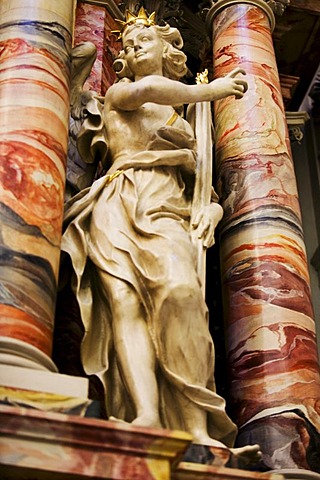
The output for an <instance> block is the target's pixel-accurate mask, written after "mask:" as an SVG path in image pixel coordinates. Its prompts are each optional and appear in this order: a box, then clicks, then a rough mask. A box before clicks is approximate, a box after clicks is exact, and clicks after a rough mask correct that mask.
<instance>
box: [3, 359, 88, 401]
mask: <svg viewBox="0 0 320 480" xmlns="http://www.w3.org/2000/svg"><path fill="white" fill-rule="evenodd" d="M0 385H5V386H6V387H12V388H18V389H21V390H32V391H37V392H46V393H54V394H56V395H65V396H66V397H68V396H70V397H81V398H87V397H88V380H87V379H86V378H83V377H74V376H71V375H62V374H61V373H54V372H48V371H43V370H31V369H30V368H21V367H13V366H9V365H0Z"/></svg>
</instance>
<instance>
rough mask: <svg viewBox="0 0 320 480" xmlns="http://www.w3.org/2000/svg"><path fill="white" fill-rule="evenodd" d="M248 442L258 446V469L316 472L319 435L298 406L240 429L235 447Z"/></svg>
mask: <svg viewBox="0 0 320 480" xmlns="http://www.w3.org/2000/svg"><path fill="white" fill-rule="evenodd" d="M252 443H258V444H259V445H261V449H262V453H263V457H262V461H261V464H260V466H259V467H260V468H259V470H260V471H265V470H272V471H273V470H277V471H281V472H282V471H284V469H286V471H291V470H292V471H293V472H296V471H301V470H303V471H305V472H308V471H309V472H310V473H311V474H313V472H315V474H316V472H317V473H318V474H319V473H320V434H319V433H318V432H317V430H316V428H315V427H314V426H313V425H312V423H311V422H310V421H309V420H308V419H307V418H306V416H305V415H304V414H303V412H302V411H300V410H299V409H298V408H297V409H295V410H294V411H286V412H281V413H278V414H274V415H269V416H266V417H262V418H259V419H257V420H254V421H252V422H250V423H248V424H247V425H246V426H245V427H242V428H240V430H239V434H238V437H237V446H242V445H247V444H252ZM288 469H291V470H288ZM288 478H295V477H288ZM303 478H305V477H303ZM311 478H314V477H311ZM315 478H318V477H315ZM319 480H320V478H319Z"/></svg>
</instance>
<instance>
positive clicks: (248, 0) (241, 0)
mask: <svg viewBox="0 0 320 480" xmlns="http://www.w3.org/2000/svg"><path fill="white" fill-rule="evenodd" d="M288 1H290V0H213V2H214V5H213V6H212V7H211V8H210V10H209V11H208V13H207V17H206V26H207V30H208V32H211V31H212V24H213V20H214V18H215V17H216V16H217V15H218V13H220V12H221V11H222V10H224V9H225V8H227V7H230V6H231V5H235V4H241V5H244V4H249V5H254V6H256V7H259V8H261V9H262V10H263V11H264V12H265V13H266V14H267V16H268V19H269V22H270V29H271V32H272V31H273V30H274V27H275V24H276V22H275V17H274V13H273V12H274V10H273V8H272V6H274V5H275V4H277V3H281V4H282V3H284V2H288Z"/></svg>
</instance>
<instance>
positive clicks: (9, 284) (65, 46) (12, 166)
mask: <svg viewBox="0 0 320 480" xmlns="http://www.w3.org/2000/svg"><path fill="white" fill-rule="evenodd" d="M73 17H74V2H73V0H64V1H63V0H55V1H54V2H48V1H46V0H24V1H23V2H21V1H20V0H1V3H0V19H1V64H0V65H1V66H0V154H1V162H0V183H1V191H0V207H1V210H0V215H1V222H0V232H1V235H0V242H1V243H0V245H1V246H0V258H1V267H0V282H1V287H0V304H1V305H0V336H1V340H2V345H4V347H3V348H2V350H0V352H3V351H5V352H6V355H7V354H8V353H10V350H11V349H12V352H11V353H10V354H11V355H13V357H14V356H15V353H16V348H20V347H21V352H23V353H22V356H25V357H27V358H29V359H32V360H33V361H35V363H38V362H39V361H40V362H42V361H43V362H44V364H46V367H47V368H54V365H53V364H52V362H51V360H50V354H51V348H52V332H53V319H54V310H55V298H56V287H57V278H58V269H59V258H60V237H61V225H62V215H63V200H64V183H65V164H66V150H67V140H68V119H69V81H70V78H69V77H70V51H71V43H72V28H73ZM17 346H18V347H17ZM1 358H2V357H1ZM13 363H14V362H13Z"/></svg>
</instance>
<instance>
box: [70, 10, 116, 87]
mask: <svg viewBox="0 0 320 480" xmlns="http://www.w3.org/2000/svg"><path fill="white" fill-rule="evenodd" d="M94 3H95V2H94V1H91V2H90V3H86V2H85V1H84V2H80V3H78V5H77V10H76V22H75V32H74V44H75V45H78V44H79V43H82V42H87V41H90V42H92V43H94V45H95V46H96V48H97V59H96V61H95V63H94V65H93V68H92V71H91V74H90V76H89V78H88V80H87V81H86V84H85V89H89V90H93V91H95V92H97V93H98V94H99V95H104V94H105V93H106V90H107V89H108V87H110V85H112V84H113V83H114V81H115V80H116V75H115V72H114V70H113V68H112V63H113V60H114V59H115V58H116V57H117V55H118V53H119V50H120V46H121V43H120V42H117V37H116V36H115V35H113V34H112V33H111V32H112V30H116V29H117V28H118V26H117V24H116V22H115V21H114V17H113V16H112V14H113V15H115V16H116V18H122V17H123V14H122V13H121V11H120V10H119V11H118V9H117V7H116V5H113V8H111V7H112V5H111V4H112V2H108V1H105V2H101V1H98V2H97V4H96V5H95V4H94ZM110 5H111V6H110ZM109 10H112V13H111V12H110V11H109ZM113 10H115V11H113Z"/></svg>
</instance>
